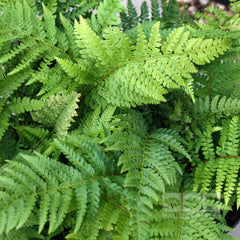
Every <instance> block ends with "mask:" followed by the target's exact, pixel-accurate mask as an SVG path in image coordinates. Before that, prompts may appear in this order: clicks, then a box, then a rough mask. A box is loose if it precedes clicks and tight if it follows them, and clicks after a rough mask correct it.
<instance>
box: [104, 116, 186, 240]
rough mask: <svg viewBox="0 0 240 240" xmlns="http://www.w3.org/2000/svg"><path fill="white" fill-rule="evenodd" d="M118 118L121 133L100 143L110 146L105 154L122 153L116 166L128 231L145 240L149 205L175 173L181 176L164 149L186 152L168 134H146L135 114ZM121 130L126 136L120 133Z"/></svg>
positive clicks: (146, 130)
mask: <svg viewBox="0 0 240 240" xmlns="http://www.w3.org/2000/svg"><path fill="white" fill-rule="evenodd" d="M119 118H120V119H121V121H117V122H116V123H115V124H116V127H118V128H119V130H121V131H119V132H118V131H117V132H115V133H113V134H112V135H110V136H108V137H106V138H105V139H104V142H109V143H110V146H109V147H108V148H107V150H109V151H110V150H111V151H112V150H118V151H122V152H123V154H122V155H121V156H120V158H119V160H118V165H119V166H121V172H122V173H124V172H127V175H126V179H125V188H126V190H127V196H126V198H127V202H128V203H127V208H128V209H129V211H130V225H131V229H132V231H133V232H134V238H135V239H146V237H147V234H148V230H147V229H148V224H149V218H150V216H151V214H152V212H151V211H152V209H153V205H154V204H156V203H157V202H158V201H159V196H160V195H159V194H160V193H161V192H164V191H165V185H167V184H174V182H175V180H176V179H175V178H176V177H175V176H176V173H177V172H181V169H180V167H179V166H178V164H177V163H176V162H175V159H174V157H173V155H172V154H171V152H170V151H169V149H168V146H170V145H172V148H174V150H177V151H178V150H179V151H180V152H182V153H183V152H184V153H186V152H185V150H183V147H182V146H180V145H181V144H180V143H179V142H177V140H176V139H174V140H173V138H172V137H173V136H170V135H169V136H167V133H169V134H171V133H170V132H167V131H165V130H160V129H159V130H158V132H154V133H149V132H148V129H147V127H146V125H145V123H144V120H143V119H142V118H141V116H140V115H139V114H138V113H136V112H131V114H128V115H123V116H119ZM132 119H134V123H133V121H132ZM124 129H126V132H122V130H124ZM130 129H131V130H130ZM175 134H176V133H174V135H175ZM166 138H167V139H168V140H166ZM170 138H172V140H170ZM111 142H112V144H111ZM167 142H168V143H167ZM178 144H179V147H177V146H178ZM180 149H182V150H180Z"/></svg>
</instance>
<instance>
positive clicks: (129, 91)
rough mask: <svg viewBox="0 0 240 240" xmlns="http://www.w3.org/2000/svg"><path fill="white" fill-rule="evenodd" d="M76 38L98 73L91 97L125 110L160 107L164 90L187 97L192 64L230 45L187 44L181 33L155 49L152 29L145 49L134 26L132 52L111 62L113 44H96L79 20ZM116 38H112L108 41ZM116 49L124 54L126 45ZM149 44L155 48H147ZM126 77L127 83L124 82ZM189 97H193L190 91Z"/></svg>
mask: <svg viewBox="0 0 240 240" xmlns="http://www.w3.org/2000/svg"><path fill="white" fill-rule="evenodd" d="M81 32H84V34H81ZM114 33H115V32H114ZM75 34H76V36H77V38H78V45H79V47H80V48H82V50H81V53H82V55H83V56H84V58H86V59H89V61H90V62H92V64H94V65H93V66H95V67H94V68H95V69H99V70H98V72H97V71H95V72H96V74H99V73H100V74H99V75H98V76H96V77H97V78H99V79H100V81H98V85H97V90H96V91H97V93H96V92H94V95H96V94H97V95H100V96H102V97H103V98H105V99H106V100H107V102H109V103H111V104H113V105H117V106H126V107H130V106H137V105H141V104H142V103H144V104H157V103H160V102H161V101H164V100H165V98H164V97H163V95H164V94H165V93H167V90H166V89H165V87H166V88H178V87H179V86H183V87H184V88H186V89H187V91H188V92H189V87H187V84H186V82H189V81H187V80H186V78H187V79H191V78H192V77H191V74H192V73H194V72H196V71H197V70H196V68H195V66H194V63H196V64H206V63H208V62H209V61H210V60H213V59H214V58H215V57H218V56H219V55H220V54H223V52H224V51H226V50H227V49H228V48H229V47H230V45H231V41H229V40H228V39H225V38H216V39H214V40H212V39H202V38H189V32H186V31H185V30H184V28H183V27H182V28H178V29H176V30H173V31H172V32H171V33H170V34H169V36H168V37H167V39H166V42H164V44H163V45H162V47H160V36H159V33H158V28H157V25H154V27H153V28H152V33H151V36H150V40H149V44H148V43H147V40H146V37H145V35H144V32H143V29H142V27H141V26H139V36H138V40H137V44H136V46H135V47H134V48H135V51H134V52H133V54H132V56H128V57H127V59H126V55H125V56H121V55H120V54H119V53H116V54H115V55H114V58H113V55H112V54H111V53H110V52H111V49H112V45H109V43H110V44H111V42H112V41H109V40H101V39H100V38H99V37H98V36H97V35H96V34H95V33H94V32H93V31H92V30H91V29H90V27H89V26H88V24H87V23H86V22H85V21H84V20H83V19H82V20H81V22H80V24H78V23H76V25H75ZM118 35H119V34H118ZM108 36H109V35H108ZM115 36H116V35H115V34H114V35H111V36H110V37H111V38H112V37H115ZM120 37H121V35H120ZM154 39H155V40H154ZM124 42H125V40H124ZM154 42H155V43H154ZM119 43H120V44H121V43H123V42H119ZM120 44H119V45H117V46H119V48H120V47H121V48H122V49H125V44H124V46H120ZM152 44H154V45H155V46H154V45H153V46H151V45H152ZM148 45H149V48H150V49H152V51H154V55H153V52H152V51H151V50H149V51H146V49H147V47H148ZM109 47H110V48H109ZM107 49H108V51H107ZM128 49H129V48H128ZM208 49H209V51H208ZM119 52H122V51H119ZM148 52H149V53H148ZM150 54H151V55H150ZM123 57H124V58H125V59H124V58H123ZM129 58H130V59H131V60H130V59H129ZM110 66H111V67H112V69H111V68H110ZM65 68H67V65H66V66H65ZM129 74H130V76H131V78H130V79H129V77H128V78H126V77H125V76H127V75H129ZM115 79H118V81H115ZM126 79H128V81H126ZM190 94H191V95H193V92H192V90H191V91H190Z"/></svg>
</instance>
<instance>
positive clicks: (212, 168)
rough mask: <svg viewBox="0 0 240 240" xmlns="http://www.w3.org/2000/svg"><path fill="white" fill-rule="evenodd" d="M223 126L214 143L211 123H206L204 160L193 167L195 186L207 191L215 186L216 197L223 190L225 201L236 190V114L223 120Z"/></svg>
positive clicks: (237, 166) (237, 137)
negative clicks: (216, 142)
mask: <svg viewBox="0 0 240 240" xmlns="http://www.w3.org/2000/svg"><path fill="white" fill-rule="evenodd" d="M222 126H223V127H222V128H221V129H220V139H219V142H218V145H217V147H215V146H214V144H213V136H212V134H213V127H210V126H209V127H208V128H207V133H205V134H204V137H203V143H202V151H203V154H204V156H205V159H206V162H205V163H200V164H199V166H198V167H197V169H196V178H195V189H196V190H197V189H199V188H200V189H201V191H202V192H205V193H206V192H209V191H211V189H213V188H215V192H216V193H217V194H218V197H219V198H220V197H221V195H222V194H223V199H224V201H225V203H226V204H228V203H229V201H230V199H231V197H232V196H233V194H235V193H236V185H237V179H238V172H239V169H240V161H239V134H240V133H239V117H238V116H234V117H233V118H232V119H231V121H226V120H223V121H222ZM215 149H216V150H215ZM216 154H217V155H216ZM237 199H239V195H237ZM238 201H239V200H238Z"/></svg>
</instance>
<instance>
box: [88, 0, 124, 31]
mask: <svg viewBox="0 0 240 240" xmlns="http://www.w3.org/2000/svg"><path fill="white" fill-rule="evenodd" d="M123 10H124V6H123V5H122V4H121V1H120V0H104V1H103V2H100V4H99V6H98V8H97V14H96V15H94V14H93V15H92V17H91V25H92V28H93V29H94V31H95V32H96V33H98V34H99V33H101V32H103V30H104V29H105V28H106V27H108V26H109V25H111V26H117V25H119V20H120V17H119V16H118V14H119V13H120V12H122V11H123Z"/></svg>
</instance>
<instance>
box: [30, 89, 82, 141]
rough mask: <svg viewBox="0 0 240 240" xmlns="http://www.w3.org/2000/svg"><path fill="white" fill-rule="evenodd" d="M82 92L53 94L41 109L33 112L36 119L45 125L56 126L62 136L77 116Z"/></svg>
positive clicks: (57, 131)
mask: <svg viewBox="0 0 240 240" xmlns="http://www.w3.org/2000/svg"><path fill="white" fill-rule="evenodd" d="M80 96H81V95H80V94H78V93H76V92H72V93H70V94H65V95H59V94H58V95H53V96H51V97H50V98H48V99H45V100H44V101H43V102H44V105H43V107H42V109H41V110H39V111H36V112H33V113H32V117H33V119H34V121H36V122H39V123H41V124H43V125H44V126H45V127H48V128H54V130H55V131H56V134H57V135H58V136H59V137H60V138H62V137H64V136H65V135H66V133H67V130H68V129H69V127H70V126H71V124H70V123H71V122H73V121H74V120H73V117H75V116H77V112H76V109H77V108H78V105H77V103H78V102H79V98H80Z"/></svg>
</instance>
